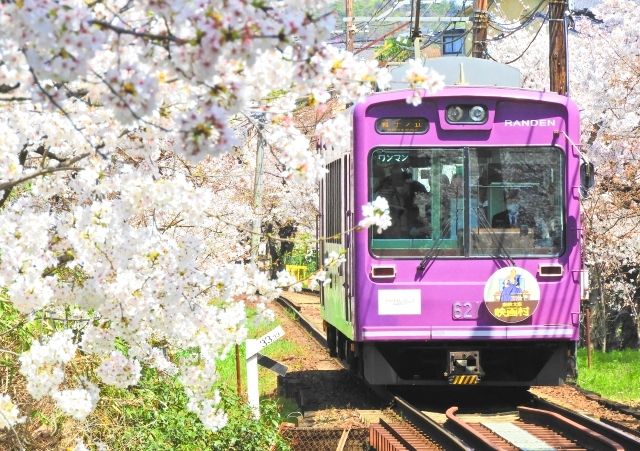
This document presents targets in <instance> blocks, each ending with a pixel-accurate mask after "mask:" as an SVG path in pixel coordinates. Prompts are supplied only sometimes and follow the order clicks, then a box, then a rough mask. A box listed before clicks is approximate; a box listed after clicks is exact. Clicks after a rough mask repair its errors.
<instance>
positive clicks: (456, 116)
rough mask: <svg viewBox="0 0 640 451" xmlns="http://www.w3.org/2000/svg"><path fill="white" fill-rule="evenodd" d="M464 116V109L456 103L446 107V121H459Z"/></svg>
mask: <svg viewBox="0 0 640 451" xmlns="http://www.w3.org/2000/svg"><path fill="white" fill-rule="evenodd" d="M463 116H464V110H463V109H462V107H460V106H458V105H451V106H450V107H448V108H447V121H448V122H460V121H461V120H462V117H463Z"/></svg>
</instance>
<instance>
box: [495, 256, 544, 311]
mask: <svg viewBox="0 0 640 451" xmlns="http://www.w3.org/2000/svg"><path fill="white" fill-rule="evenodd" d="M539 302H540V286H539V285H538V281H537V280H536V278H535V277H534V276H533V275H532V274H531V273H530V272H529V271H527V270H526V269H523V268H519V267H517V266H510V267H508V268H501V269H499V270H497V271H496V272H494V273H493V274H492V275H491V277H489V280H487V283H486V284H485V286H484V303H485V305H486V306H487V310H489V313H491V315H493V317H494V318H495V319H497V320H498V321H502V322H503V323H519V322H521V321H524V320H525V319H527V318H529V317H531V315H533V313H534V312H535V310H536V308H537V307H538V303H539Z"/></svg>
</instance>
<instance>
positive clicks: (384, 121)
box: [376, 117, 429, 134]
mask: <svg viewBox="0 0 640 451" xmlns="http://www.w3.org/2000/svg"><path fill="white" fill-rule="evenodd" d="M428 129H429V121H427V118H424V117H383V118H380V119H378V120H376V131H377V132H378V133H381V134H400V133H418V134H420V133H426V132H427V130H428Z"/></svg>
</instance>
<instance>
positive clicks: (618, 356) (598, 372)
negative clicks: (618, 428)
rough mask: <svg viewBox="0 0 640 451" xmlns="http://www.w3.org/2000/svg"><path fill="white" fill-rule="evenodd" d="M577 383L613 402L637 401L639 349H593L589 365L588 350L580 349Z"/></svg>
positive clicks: (639, 365)
mask: <svg viewBox="0 0 640 451" xmlns="http://www.w3.org/2000/svg"><path fill="white" fill-rule="evenodd" d="M578 385H579V386H580V387H581V388H583V389H585V390H589V391H592V392H595V393H598V394H600V395H601V396H603V397H605V398H607V399H611V400H613V401H618V402H623V403H635V404H638V402H639V400H640V350H637V349H625V350H622V351H611V352H600V351H593V353H592V362H591V368H587V350H586V348H582V349H579V350H578Z"/></svg>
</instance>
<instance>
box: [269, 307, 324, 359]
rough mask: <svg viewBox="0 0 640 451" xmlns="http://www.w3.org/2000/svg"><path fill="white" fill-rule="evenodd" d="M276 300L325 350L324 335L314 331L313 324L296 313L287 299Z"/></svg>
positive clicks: (296, 310)
mask: <svg viewBox="0 0 640 451" xmlns="http://www.w3.org/2000/svg"><path fill="white" fill-rule="evenodd" d="M276 300H277V301H278V303H279V304H280V305H281V306H283V307H284V308H285V309H287V310H288V311H289V312H291V313H293V314H294V315H295V317H296V320H297V321H298V322H299V323H300V324H301V325H302V327H304V328H305V330H306V331H307V332H309V334H311V336H312V337H313V338H314V339H315V340H316V341H317V342H318V343H320V344H321V345H322V346H324V347H325V348H326V347H327V338H326V337H325V336H324V334H323V333H322V332H321V331H319V330H318V329H316V327H315V326H314V325H313V324H311V321H309V320H308V319H307V318H305V317H304V315H302V313H300V312H299V311H298V309H297V308H296V307H295V306H294V305H293V303H292V302H291V301H290V300H289V299H287V298H285V297H282V296H279V297H278V298H277V299H276Z"/></svg>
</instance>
